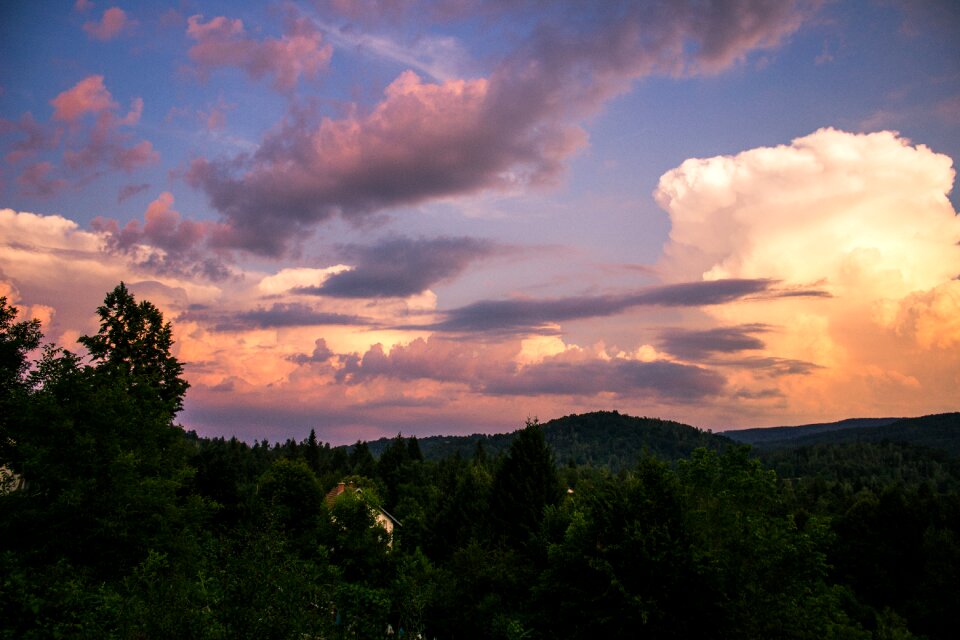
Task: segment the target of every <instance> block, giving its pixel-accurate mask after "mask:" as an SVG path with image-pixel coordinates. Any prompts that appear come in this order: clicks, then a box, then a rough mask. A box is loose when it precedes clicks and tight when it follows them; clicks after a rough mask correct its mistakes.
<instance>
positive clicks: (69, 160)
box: [63, 112, 160, 173]
mask: <svg viewBox="0 0 960 640" xmlns="http://www.w3.org/2000/svg"><path fill="white" fill-rule="evenodd" d="M125 120H126V119H123V120H116V119H115V118H114V117H113V115H112V114H111V113H109V112H104V113H101V114H100V115H99V116H98V117H97V121H96V123H95V124H94V126H93V128H92V129H91V130H90V136H89V139H88V140H87V141H86V142H85V143H84V144H83V145H82V146H80V147H79V148H77V149H68V150H66V151H64V153H63V159H64V162H65V163H66V164H67V166H68V167H70V168H71V169H73V170H75V171H81V172H83V171H89V170H91V169H92V168H95V167H98V166H102V165H106V166H108V167H110V168H112V169H119V170H121V171H126V172H128V173H129V172H131V171H133V170H135V169H138V168H140V167H142V166H145V165H149V164H153V163H155V162H157V161H158V160H159V159H160V154H158V153H157V152H156V151H155V150H154V148H153V145H152V144H151V143H150V141H148V140H141V141H140V142H138V143H136V144H134V145H132V146H126V145H127V142H128V141H129V136H128V135H126V134H123V133H120V132H118V131H117V127H118V126H119V125H121V124H124V123H125Z"/></svg>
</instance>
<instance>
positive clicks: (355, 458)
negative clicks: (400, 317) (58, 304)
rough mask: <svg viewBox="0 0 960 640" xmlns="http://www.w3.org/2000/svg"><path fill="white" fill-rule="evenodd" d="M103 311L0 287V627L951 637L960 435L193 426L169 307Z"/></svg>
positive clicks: (106, 306) (595, 419) (88, 633)
mask: <svg viewBox="0 0 960 640" xmlns="http://www.w3.org/2000/svg"><path fill="white" fill-rule="evenodd" d="M96 314H97V316H98V317H99V326H100V329H99V331H98V333H96V334H94V335H89V336H84V337H82V338H81V339H80V343H81V344H82V345H83V347H84V348H85V351H86V354H84V355H83V356H80V355H78V354H74V353H71V352H69V351H66V350H64V349H61V348H58V347H55V346H51V345H44V343H43V336H42V333H41V327H40V324H39V323H38V322H37V321H35V320H25V319H22V318H20V317H19V315H18V310H17V309H16V308H15V307H13V306H11V305H10V304H8V301H7V300H6V299H5V298H0V470H2V475H0V479H2V481H3V486H2V487H0V638H4V639H20V638H24V639H33V638H37V639H39V638H44V639H45V638H211V639H213V638H217V639H220V638H223V639H226V638H297V639H306V638H315V639H339V638H387V637H406V638H410V639H411V640H412V639H414V638H436V639H437V640H451V639H472V638H493V639H499V638H503V639H518V638H531V639H535V638H636V637H643V638H797V639H799V638H851V639H853V638H856V639H860V638H862V639H870V638H875V639H878V640H879V639H884V640H886V639H908V638H929V639H931V640H932V639H938V638H948V637H955V633H956V631H955V629H956V623H955V613H956V611H957V610H958V609H960V463H958V459H957V457H956V455H955V453H951V452H949V451H947V450H943V449H938V448H934V447H932V446H924V445H918V444H911V443H906V442H900V441H896V440H894V439H879V440H876V439H869V438H863V439H855V440H847V441H826V442H820V441H818V442H811V443H806V442H799V443H796V446H791V447H781V448H769V447H768V448H764V449H759V448H757V449H755V448H752V447H750V446H749V445H744V444H741V443H737V442H735V441H733V440H731V439H729V438H726V437H724V436H722V435H715V434H711V433H708V432H706V431H702V430H699V429H696V428H694V427H690V426H687V425H681V424H678V423H673V422H667V421H662V420H654V419H644V418H631V417H629V416H623V415H621V414H619V413H616V412H597V413H591V414H585V415H582V416H568V417H567V418H564V419H561V420H558V421H552V422H550V423H546V424H540V423H539V422H538V421H537V420H536V419H530V420H528V421H527V424H526V425H523V426H521V425H518V427H520V428H519V429H518V430H517V431H516V432H514V433H512V434H504V435H501V436H476V437H470V438H466V439H459V440H455V439H452V438H443V437H438V438H436V439H424V442H423V445H424V446H423V447H421V442H420V441H418V439H417V438H415V437H405V436H403V435H402V434H398V435H397V436H396V437H395V438H392V439H390V440H387V441H383V442H379V443H367V442H362V441H357V442H356V443H355V444H354V445H351V446H349V447H334V446H331V445H330V444H327V443H323V442H319V441H318V439H317V437H316V434H315V431H311V432H310V433H309V434H304V437H303V438H302V439H300V440H293V439H291V440H288V441H286V442H282V443H281V442H275V443H271V442H268V441H265V440H264V441H261V442H256V443H253V444H252V445H251V444H249V443H246V442H243V441H240V440H237V439H229V440H228V439H223V438H208V437H201V436H198V435H197V434H196V433H193V432H189V431H185V430H184V429H183V428H182V427H180V426H179V425H178V424H177V422H176V419H177V414H178V412H179V411H180V410H181V409H182V404H183V399H184V397H185V394H186V393H187V391H188V386H189V385H188V383H187V382H186V380H185V379H184V377H183V365H182V364H181V363H180V362H179V361H178V360H177V359H176V358H175V357H174V356H173V355H172V352H171V348H172V345H173V332H172V327H171V325H170V324H169V323H168V322H165V321H164V319H163V316H162V314H161V313H160V311H159V310H158V309H157V308H156V307H155V306H154V305H153V304H151V303H150V302H148V301H137V300H136V299H135V298H134V296H133V295H132V294H131V293H130V291H129V290H128V289H127V288H126V287H125V286H124V285H123V284H122V283H121V284H120V285H119V286H117V287H116V288H115V289H114V290H113V291H111V292H109V293H108V294H107V296H106V298H105V300H104V302H103V305H102V306H100V307H99V308H98V309H97V310H96ZM948 422H950V424H952V425H956V420H955V418H951V419H950V420H948ZM940 423H944V421H943V420H941V421H940ZM940 423H938V424H940ZM944 424H945V423H944ZM318 426H319V425H318ZM946 428H947V427H942V429H946ZM428 440H429V447H428V446H427V444H428V442H427V441H428ZM425 452H426V453H427V455H425ZM339 483H344V487H345V488H346V490H344V491H342V492H341V493H340V494H339V495H332V494H331V489H334V488H335V487H337V486H338V484H339ZM334 493H335V492H334ZM385 520H389V521H390V523H392V524H393V527H392V531H388V528H386V527H384V526H382V524H381V523H382V522H384V521H385Z"/></svg>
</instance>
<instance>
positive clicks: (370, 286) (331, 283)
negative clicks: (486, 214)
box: [297, 237, 503, 298]
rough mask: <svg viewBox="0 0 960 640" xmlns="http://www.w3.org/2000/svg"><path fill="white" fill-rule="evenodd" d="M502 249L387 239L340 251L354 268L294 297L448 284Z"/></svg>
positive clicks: (390, 292) (392, 293)
mask: <svg viewBox="0 0 960 640" xmlns="http://www.w3.org/2000/svg"><path fill="white" fill-rule="evenodd" d="M498 251H503V249H502V248H498V247H497V246H496V245H495V244H494V243H492V242H489V241H486V240H480V239H476V238H466V237H463V238H430V239H427V238H419V239H412V238H390V239H387V240H384V241H382V242H380V243H378V244H375V245H371V246H357V245H351V246H347V247H343V248H342V249H341V252H342V253H343V257H344V259H345V260H346V261H347V262H350V263H352V264H353V265H354V266H353V268H351V269H349V270H344V271H341V272H339V273H335V274H333V275H330V276H329V277H326V278H325V280H324V282H323V284H322V285H320V286H313V287H301V288H299V289H297V291H298V292H299V293H310V294H316V295H322V296H331V297H335V298H384V297H386V298H390V297H406V296H411V295H416V294H419V293H422V292H424V291H426V290H427V289H429V288H430V287H432V286H434V285H436V284H438V283H441V282H443V281H446V280H450V279H452V278H454V277H456V276H457V275H459V274H460V273H462V272H463V270H464V269H466V268H467V266H468V265H469V264H470V263H471V262H474V261H476V260H480V259H483V258H486V257H489V256H490V255H491V254H493V253H495V252H498Z"/></svg>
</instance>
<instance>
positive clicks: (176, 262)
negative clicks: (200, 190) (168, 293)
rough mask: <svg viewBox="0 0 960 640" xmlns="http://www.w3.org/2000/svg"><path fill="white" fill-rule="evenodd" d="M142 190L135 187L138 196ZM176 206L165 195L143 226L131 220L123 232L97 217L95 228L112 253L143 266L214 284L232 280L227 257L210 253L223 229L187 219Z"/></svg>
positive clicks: (170, 196)
mask: <svg viewBox="0 0 960 640" xmlns="http://www.w3.org/2000/svg"><path fill="white" fill-rule="evenodd" d="M140 190H141V189H140V188H139V185H137V186H135V191H134V192H135V193H136V192H139V191H140ZM173 202H174V198H173V194H171V193H170V192H169V191H164V192H163V193H161V194H160V196H159V197H157V199H155V200H153V201H152V202H151V203H150V204H149V205H148V206H147V210H146V212H144V216H143V222H142V223H141V222H140V221H138V220H130V221H129V222H127V224H126V225H124V226H123V227H122V228H121V227H120V224H119V222H117V221H116V220H114V219H111V218H105V217H102V216H97V217H96V218H94V219H93V221H92V222H91V227H92V228H93V229H94V230H95V231H98V232H100V233H102V234H104V236H105V238H106V240H107V245H108V246H109V248H110V249H112V250H113V251H115V252H117V253H121V254H125V255H127V256H130V257H131V258H132V259H134V260H135V261H137V262H138V263H139V264H140V265H141V266H145V267H146V266H149V267H150V268H151V269H153V270H156V271H158V272H161V273H176V274H180V275H193V276H201V277H205V278H208V279H212V280H222V279H224V278H226V277H229V275H230V270H229V268H228V267H227V265H226V255H225V254H224V253H223V252H213V251H210V245H211V244H215V243H216V240H215V238H216V236H217V233H218V232H219V231H220V225H218V224H217V223H214V222H207V221H202V222H200V221H193V220H189V219H183V218H182V217H181V216H180V212H179V211H176V210H175V209H174V208H173Z"/></svg>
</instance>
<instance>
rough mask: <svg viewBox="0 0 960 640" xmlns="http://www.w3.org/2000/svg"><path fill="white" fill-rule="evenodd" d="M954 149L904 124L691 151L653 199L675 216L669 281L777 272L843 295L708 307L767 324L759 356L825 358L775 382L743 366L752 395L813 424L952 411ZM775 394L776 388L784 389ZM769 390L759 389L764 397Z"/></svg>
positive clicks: (959, 239) (734, 320)
mask: <svg viewBox="0 0 960 640" xmlns="http://www.w3.org/2000/svg"><path fill="white" fill-rule="evenodd" d="M951 165H952V162H951V160H950V158H948V157H946V156H943V155H939V154H937V153H935V152H933V151H931V150H930V149H929V148H927V147H925V146H923V145H913V144H911V143H910V142H909V141H908V140H905V139H903V138H901V137H899V136H898V135H897V134H896V133H892V132H888V131H883V132H878V133H872V134H851V133H846V132H843V131H838V130H834V129H823V130H820V131H817V132H815V133H813V134H811V135H809V136H806V137H803V138H798V139H796V140H794V141H793V142H792V143H791V144H789V145H782V146H778V147H772V148H759V149H752V150H749V151H745V152H743V153H740V154H738V155H736V156H723V157H716V158H707V159H691V160H688V161H686V162H684V163H683V164H682V165H681V166H679V167H677V168H676V169H674V170H672V171H670V172H668V173H666V174H665V175H664V176H663V177H662V178H661V180H660V185H659V187H658V189H657V191H656V194H655V196H656V199H657V201H658V202H659V203H660V205H661V206H662V207H663V208H664V209H666V211H667V212H668V213H669V214H670V219H671V224H672V228H671V232H670V240H669V242H668V243H667V245H666V246H665V247H664V255H663V259H662V261H661V263H660V265H659V267H660V270H661V273H662V274H663V276H664V277H665V278H667V279H676V280H687V279H692V278H702V279H704V280H707V281H709V280H714V279H721V278H754V277H767V278H776V279H778V280H780V281H782V282H784V283H788V284H794V285H796V286H809V285H810V284H812V283H815V284H816V285H817V286H818V287H821V288H823V289H825V290H826V291H828V292H829V293H830V294H831V295H832V297H830V298H822V299H818V300H800V299H791V298H789V297H787V298H782V299H780V300H777V301H765V302H763V303H757V304H738V305H724V306H719V307H711V308H709V309H707V310H705V313H706V314H707V315H708V316H709V317H711V318H713V319H714V320H715V321H716V322H719V323H721V324H722V325H724V326H730V325H743V324H750V325H757V324H760V325H762V326H763V327H764V330H763V333H762V335H759V336H757V337H758V339H761V340H762V341H763V342H764V343H765V349H764V350H761V351H759V352H755V353H754V355H755V356H761V357H762V356H771V357H777V358H785V359H788V360H790V361H797V362H807V363H812V364H814V365H816V366H817V368H816V369H812V370H807V371H805V372H804V373H805V375H800V376H792V377H791V376H787V377H786V378H783V379H781V380H778V381H772V380H769V379H763V378H762V377H760V376H758V375H756V374H755V373H754V372H750V371H747V370H740V371H738V372H737V373H736V374H735V375H734V376H733V378H732V379H733V380H734V381H735V384H736V385H738V386H739V387H740V389H741V391H742V392H743V393H744V394H745V396H749V395H751V394H754V395H756V394H758V393H759V392H760V391H765V392H766V393H765V396H766V398H768V400H761V401H758V402H756V403H754V404H756V405H757V406H751V403H749V402H744V403H743V405H742V410H743V411H744V412H745V413H748V414H749V413H750V412H753V411H758V412H763V411H765V410H766V409H768V408H771V407H766V408H765V407H764V406H763V405H764V403H765V402H769V403H770V404H771V405H773V404H776V405H777V407H776V410H777V411H780V412H784V411H785V412H786V413H787V414H793V415H794V416H797V417H798V418H801V419H814V418H818V417H825V418H832V417H837V416H838V415H861V414H862V415H875V414H878V413H888V412H890V411H896V412H899V413H921V412H924V411H926V412H930V411H933V410H938V409H939V410H947V409H952V408H955V388H956V384H957V382H958V379H957V378H958V376H960V350H958V349H957V348H956V345H957V344H958V341H960V325H958V324H957V322H956V320H955V318H956V317H958V316H957V311H960V307H958V302H960V281H958V280H957V279H956V278H957V276H958V275H960V246H958V243H960V219H958V218H957V216H956V212H955V211H954V210H953V207H952V206H951V204H950V202H949V200H948V199H947V194H948V193H949V192H950V190H951V188H952V184H953V179H954V175H955V173H954V170H953V168H952V166H951ZM772 392H775V394H774V393H772ZM756 397H760V396H756Z"/></svg>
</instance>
